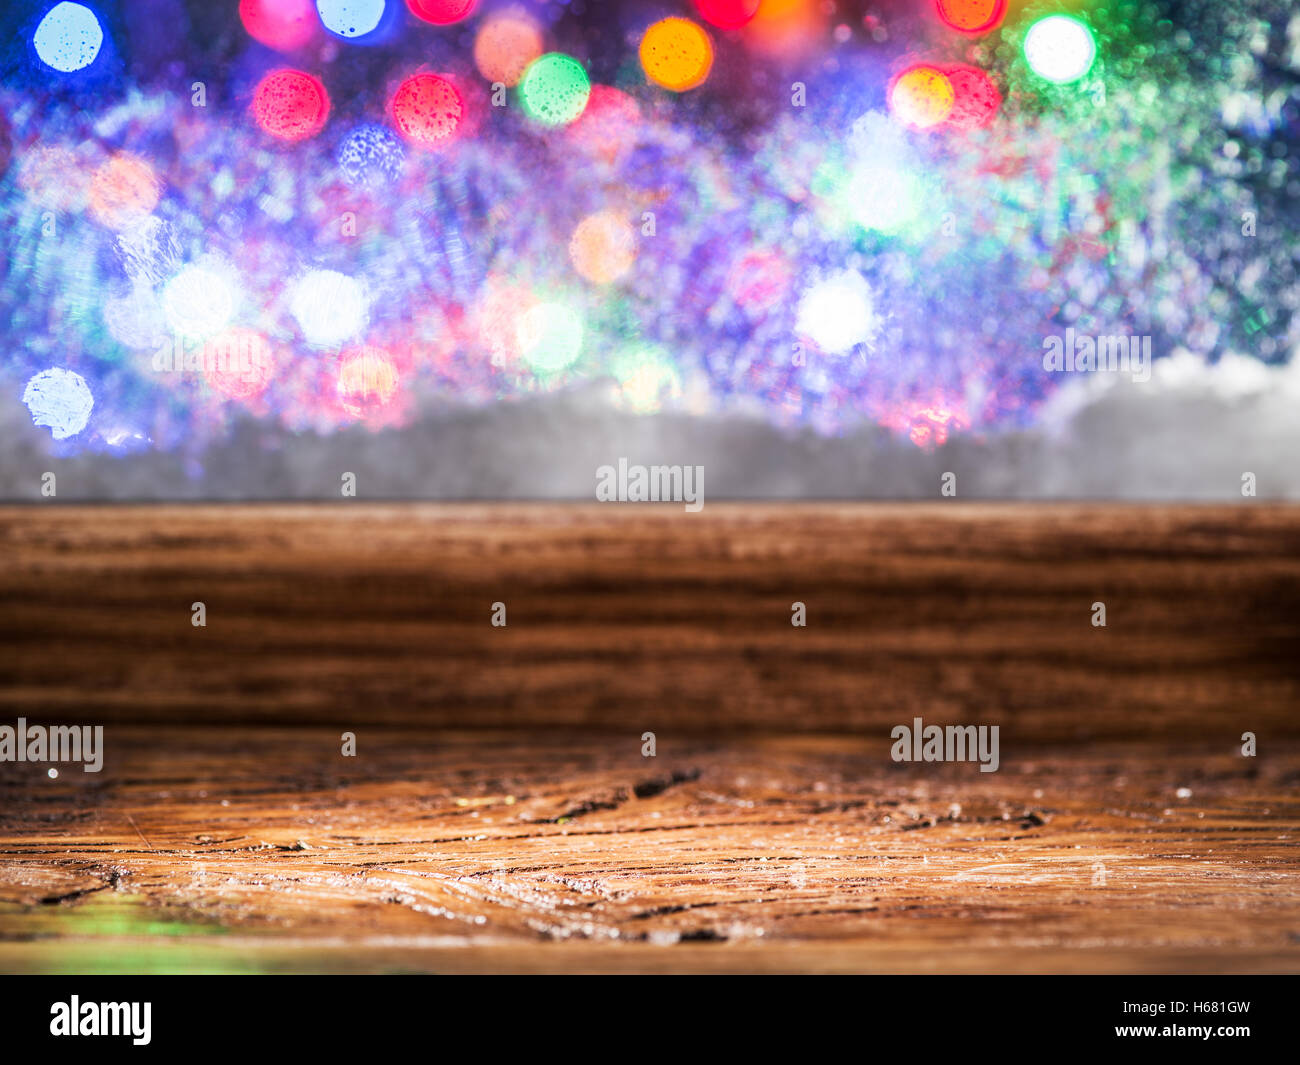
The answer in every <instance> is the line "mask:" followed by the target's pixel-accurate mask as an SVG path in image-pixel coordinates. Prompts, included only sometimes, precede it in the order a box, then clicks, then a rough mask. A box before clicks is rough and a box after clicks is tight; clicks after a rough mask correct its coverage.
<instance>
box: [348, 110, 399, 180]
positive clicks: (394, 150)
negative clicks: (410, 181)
mask: <svg viewBox="0 0 1300 1065" xmlns="http://www.w3.org/2000/svg"><path fill="white" fill-rule="evenodd" d="M335 158H336V159H337V161H338V164H339V171H340V172H341V173H342V174H343V180H344V181H346V182H347V183H348V184H349V185H353V186H355V187H357V188H365V189H368V188H376V187H379V186H382V185H387V184H389V183H391V182H393V181H396V180H397V178H398V176H399V175H400V174H401V172H402V164H403V163H404V162H405V161H406V149H405V148H403V147H402V142H401V140H400V139H399V138H398V136H397V134H395V133H394V132H393V131H392V130H390V129H386V128H385V127H383V126H376V125H373V124H367V125H364V126H358V127H357V128H356V129H354V130H352V132H350V133H349V134H348V135H347V136H346V137H344V138H343V140H341V141H340V142H339V146H338V151H337V152H336V153H335Z"/></svg>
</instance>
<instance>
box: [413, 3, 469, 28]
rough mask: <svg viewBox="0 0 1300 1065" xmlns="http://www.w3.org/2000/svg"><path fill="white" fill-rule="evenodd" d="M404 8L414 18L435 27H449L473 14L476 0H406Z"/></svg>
mask: <svg viewBox="0 0 1300 1065" xmlns="http://www.w3.org/2000/svg"><path fill="white" fill-rule="evenodd" d="M406 6H407V7H409V8H410V9H411V14H412V15H414V16H415V17H416V18H420V19H424V21H425V22H432V23H433V24H434V25H435V26H450V25H451V24H452V23H453V22H459V21H460V20H461V19H463V18H465V17H467V16H468V15H471V14H473V12H474V8H475V7H477V6H478V0H406Z"/></svg>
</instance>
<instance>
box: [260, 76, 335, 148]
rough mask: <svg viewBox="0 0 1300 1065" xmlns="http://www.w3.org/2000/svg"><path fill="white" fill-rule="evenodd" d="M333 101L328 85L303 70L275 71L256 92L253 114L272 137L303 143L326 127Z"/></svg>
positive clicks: (263, 80) (264, 79)
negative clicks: (327, 91)
mask: <svg viewBox="0 0 1300 1065" xmlns="http://www.w3.org/2000/svg"><path fill="white" fill-rule="evenodd" d="M329 113H330V98H329V95H328V94H327V93H326V92H325V85H324V83H323V82H322V81H321V80H320V79H319V78H313V77H312V76H311V75H310V74H305V73H303V72H302V71H301V70H273V71H272V72H271V73H270V74H268V75H267V76H266V77H264V78H263V79H262V80H261V81H260V82H258V85H257V89H256V90H255V91H254V93H253V115H254V117H255V118H256V119H257V124H258V125H259V126H261V127H262V129H263V130H265V131H266V132H267V133H269V134H270V135H271V136H272V137H277V138H279V139H280V140H284V141H300V140H304V139H306V138H307V137H314V136H315V135H316V134H317V133H319V132H320V131H321V130H322V129H324V128H325V120H326V119H327V118H329Z"/></svg>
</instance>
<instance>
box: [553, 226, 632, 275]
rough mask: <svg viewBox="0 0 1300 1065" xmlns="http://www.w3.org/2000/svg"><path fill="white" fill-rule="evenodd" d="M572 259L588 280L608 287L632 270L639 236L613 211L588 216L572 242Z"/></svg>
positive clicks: (576, 267) (570, 245) (570, 255)
mask: <svg viewBox="0 0 1300 1065" xmlns="http://www.w3.org/2000/svg"><path fill="white" fill-rule="evenodd" d="M569 258H570V259H572V260H573V265H574V268H575V269H576V270H577V271H578V273H580V274H581V275H582V276H583V277H585V278H586V279H587V280H588V281H594V282H595V283H596V284H598V285H608V284H610V283H611V282H614V281H617V280H618V279H619V278H620V277H622V276H623V275H624V274H626V273H627V272H628V271H629V270H631V269H632V264H633V263H634V262H636V235H635V234H634V233H633V232H632V227H631V226H630V225H628V224H627V222H625V221H624V220H623V219H622V218H620V217H619V216H618V215H617V214H615V213H614V212H613V211H600V212H598V213H597V214H593V215H588V216H587V217H586V218H584V219H583V220H582V221H581V222H580V223H579V225H578V228H577V229H576V230H575V231H574V233H573V239H572V240H571V241H570V242H569Z"/></svg>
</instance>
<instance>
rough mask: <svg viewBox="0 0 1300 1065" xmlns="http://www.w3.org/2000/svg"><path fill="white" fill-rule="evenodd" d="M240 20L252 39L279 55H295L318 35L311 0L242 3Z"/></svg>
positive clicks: (256, 0)
mask: <svg viewBox="0 0 1300 1065" xmlns="http://www.w3.org/2000/svg"><path fill="white" fill-rule="evenodd" d="M239 18H240V21H241V22H243V24H244V29H245V30H247V31H248V35H249V36H250V37H252V38H253V40H255V41H257V42H258V43H259V44H264V45H266V46H267V47H268V48H274V49H275V50H276V51H277V52H292V51H295V50H296V49H298V48H301V47H302V46H303V45H305V44H306V43H307V42H308V41H310V40H311V39H312V37H314V36H315V35H316V11H315V8H314V7H313V6H312V2H311V0H239Z"/></svg>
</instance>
